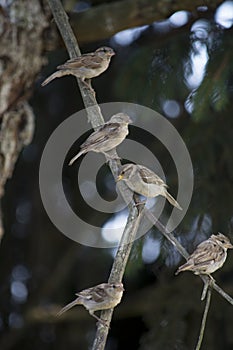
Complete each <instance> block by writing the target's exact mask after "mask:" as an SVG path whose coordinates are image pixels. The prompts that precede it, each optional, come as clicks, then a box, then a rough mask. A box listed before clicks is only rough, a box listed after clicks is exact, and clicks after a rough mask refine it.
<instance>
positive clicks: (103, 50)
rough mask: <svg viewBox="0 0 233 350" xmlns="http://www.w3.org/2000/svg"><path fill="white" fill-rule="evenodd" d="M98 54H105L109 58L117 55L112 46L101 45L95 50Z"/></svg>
mask: <svg viewBox="0 0 233 350" xmlns="http://www.w3.org/2000/svg"><path fill="white" fill-rule="evenodd" d="M95 52H96V53H97V54H98V55H100V56H105V57H107V58H111V57H112V56H114V55H115V51H114V50H113V49H112V48H111V47H108V46H103V47H100V48H99V49H97V50H96V51H95Z"/></svg>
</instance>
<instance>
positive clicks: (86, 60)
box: [41, 47, 115, 88]
mask: <svg viewBox="0 0 233 350" xmlns="http://www.w3.org/2000/svg"><path fill="white" fill-rule="evenodd" d="M113 55H115V52H114V51H113V49H111V48H110V47H100V48H99V49H97V50H96V51H95V52H90V53H85V54H83V55H81V56H79V57H76V58H73V59H71V60H68V61H66V62H65V63H64V64H62V65H61V66H58V67H57V69H58V70H57V71H56V72H55V73H53V74H52V75H50V76H49V77H48V78H47V79H45V81H43V83H42V84H41V85H42V86H45V85H47V84H48V83H50V82H51V81H52V80H53V79H55V78H60V77H63V76H64V75H74V76H76V77H77V78H80V79H81V80H82V81H83V82H84V83H85V84H86V85H87V86H88V88H90V86H89V85H88V84H87V82H85V79H91V78H94V77H97V76H98V75H100V74H101V73H103V72H104V71H105V70H106V69H107V68H108V66H109V63H110V60H111V57H112V56H113Z"/></svg>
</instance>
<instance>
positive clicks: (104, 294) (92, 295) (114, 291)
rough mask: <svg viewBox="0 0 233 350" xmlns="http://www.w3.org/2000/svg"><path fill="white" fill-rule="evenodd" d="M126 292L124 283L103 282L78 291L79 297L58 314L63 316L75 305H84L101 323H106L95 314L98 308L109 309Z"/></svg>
mask: <svg viewBox="0 0 233 350" xmlns="http://www.w3.org/2000/svg"><path fill="white" fill-rule="evenodd" d="M123 292H124V287H123V284H122V283H102V284H98V285H97V286H94V287H91V288H88V289H84V290H82V291H81V292H79V293H77V294H76V295H77V298H76V299H75V300H74V301H72V302H71V303H69V304H67V305H66V306H64V307H63V308H62V309H61V310H60V311H59V312H58V314H57V316H61V315H62V314H63V313H64V312H66V311H68V310H69V309H71V308H72V307H73V306H75V305H83V306H84V307H85V308H86V310H88V312H89V314H90V315H91V316H93V317H94V318H95V319H97V320H98V321H99V322H100V323H103V324H104V325H105V323H104V322H103V320H101V319H100V318H99V317H98V316H96V315H95V314H94V312H95V311H98V310H107V309H111V308H113V307H115V306H116V305H118V304H119V303H120V301H121V298H122V295H123Z"/></svg>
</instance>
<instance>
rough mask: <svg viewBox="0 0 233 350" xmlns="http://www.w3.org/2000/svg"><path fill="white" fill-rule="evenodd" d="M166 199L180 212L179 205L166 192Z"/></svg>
mask: <svg viewBox="0 0 233 350" xmlns="http://www.w3.org/2000/svg"><path fill="white" fill-rule="evenodd" d="M166 198H167V200H168V202H170V203H171V204H172V205H173V206H174V207H176V208H178V209H180V210H182V208H181V206H180V205H179V203H178V202H177V201H176V200H175V198H173V197H172V195H170V193H168V192H167V191H166Z"/></svg>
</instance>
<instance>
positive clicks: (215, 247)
mask: <svg viewBox="0 0 233 350" xmlns="http://www.w3.org/2000/svg"><path fill="white" fill-rule="evenodd" d="M227 249H233V245H232V244H231V242H230V240H229V238H228V237H226V236H225V235H223V234H222V233H220V232H219V233H218V234H217V235H214V234H213V235H211V236H210V237H209V238H208V239H207V240H205V241H203V242H201V243H200V244H199V245H198V246H197V248H196V249H195V250H194V252H193V253H192V254H191V255H190V256H189V258H188V260H187V262H186V263H185V264H183V265H181V266H180V267H179V268H178V270H177V271H176V273H175V274H176V275H178V273H180V272H182V271H192V272H194V274H195V275H209V277H210V278H211V279H213V277H212V276H211V275H210V274H211V273H213V272H215V271H216V270H218V269H220V267H222V265H223V264H224V262H225V260H226V258H227Z"/></svg>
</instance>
